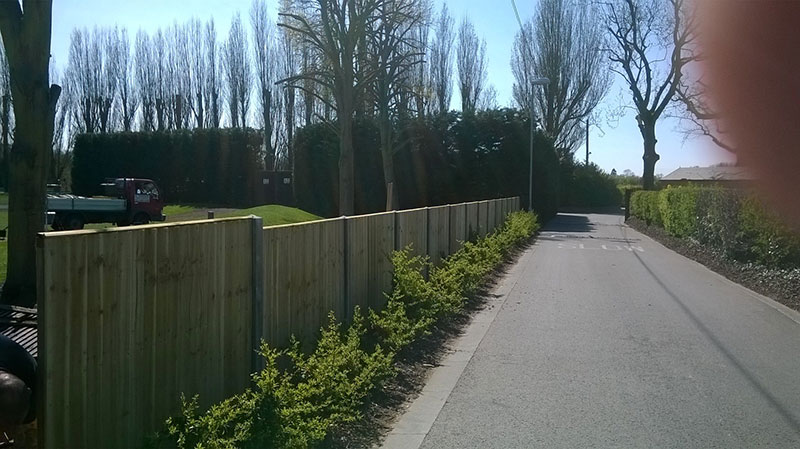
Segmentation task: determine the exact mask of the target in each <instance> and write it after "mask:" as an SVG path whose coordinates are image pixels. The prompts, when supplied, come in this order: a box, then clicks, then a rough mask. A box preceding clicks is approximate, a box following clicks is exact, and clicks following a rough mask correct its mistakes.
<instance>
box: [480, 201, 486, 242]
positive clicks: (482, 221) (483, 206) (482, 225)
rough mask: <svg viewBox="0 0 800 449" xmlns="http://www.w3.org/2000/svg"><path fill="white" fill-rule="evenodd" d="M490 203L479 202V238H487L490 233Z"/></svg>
mask: <svg viewBox="0 0 800 449" xmlns="http://www.w3.org/2000/svg"><path fill="white" fill-rule="evenodd" d="M488 217H489V202H488V201H478V237H484V236H486V233H487V231H488Z"/></svg>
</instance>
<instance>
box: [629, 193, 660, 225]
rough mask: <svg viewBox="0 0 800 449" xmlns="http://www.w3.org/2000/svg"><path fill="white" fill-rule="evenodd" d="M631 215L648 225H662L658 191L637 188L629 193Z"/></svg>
mask: <svg viewBox="0 0 800 449" xmlns="http://www.w3.org/2000/svg"><path fill="white" fill-rule="evenodd" d="M631 216H633V217H636V218H638V219H640V220H643V221H644V222H645V223H647V224H648V225H656V226H662V225H663V222H662V221H661V209H660V205H659V192H654V191H651V190H639V191H636V192H633V193H632V194H631Z"/></svg>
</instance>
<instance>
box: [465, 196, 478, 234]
mask: <svg viewBox="0 0 800 449" xmlns="http://www.w3.org/2000/svg"><path fill="white" fill-rule="evenodd" d="M466 208H467V240H474V239H476V238H478V202H477V201H476V202H472V203H467V204H466Z"/></svg>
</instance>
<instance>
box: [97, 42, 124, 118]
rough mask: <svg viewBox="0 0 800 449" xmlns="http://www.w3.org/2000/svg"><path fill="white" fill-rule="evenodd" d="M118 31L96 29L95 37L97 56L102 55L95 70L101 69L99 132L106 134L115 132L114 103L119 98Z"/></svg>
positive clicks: (98, 100) (98, 92) (98, 99)
mask: <svg viewBox="0 0 800 449" xmlns="http://www.w3.org/2000/svg"><path fill="white" fill-rule="evenodd" d="M117 33H118V30H117V29H113V30H111V29H108V30H106V29H95V30H94V36H93V41H94V42H93V43H92V46H93V47H97V48H99V49H100V50H99V51H97V50H94V52H95V54H96V55H100V60H99V61H98V63H97V65H96V66H95V69H97V68H100V70H101V72H100V73H99V75H100V82H99V83H98V84H99V90H98V91H96V92H95V95H96V96H97V97H96V98H97V106H98V119H99V131H100V132H101V133H106V132H110V131H113V123H114V116H113V112H114V101H115V100H116V97H117V78H118V76H117V74H118V73H119V70H120V62H119V59H120V57H119V45H118V39H117Z"/></svg>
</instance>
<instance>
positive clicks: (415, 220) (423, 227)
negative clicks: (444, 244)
mask: <svg viewBox="0 0 800 449" xmlns="http://www.w3.org/2000/svg"><path fill="white" fill-rule="evenodd" d="M427 230H428V217H427V210H426V209H411V210H406V211H400V212H397V248H398V249H405V248H406V247H408V246H409V245H411V248H412V251H411V252H412V254H415V255H426V254H427V248H428V241H427V236H428V232H427Z"/></svg>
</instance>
